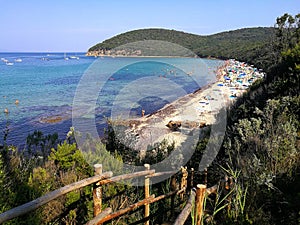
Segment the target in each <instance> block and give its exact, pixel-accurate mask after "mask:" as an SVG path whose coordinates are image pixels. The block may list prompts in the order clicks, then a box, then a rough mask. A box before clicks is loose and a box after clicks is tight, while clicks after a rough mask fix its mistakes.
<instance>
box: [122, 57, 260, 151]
mask: <svg viewBox="0 0 300 225" xmlns="http://www.w3.org/2000/svg"><path fill="white" fill-rule="evenodd" d="M216 77H217V81H216V82H215V83H212V84H209V85H207V86H206V87H203V88H202V89H201V90H198V91H196V92H194V93H191V94H188V95H186V96H183V97H181V98H179V99H177V100H176V101H174V102H172V103H170V104H167V105H165V107H163V108H162V109H160V110H158V111H157V112H155V113H153V114H150V115H147V112H145V113H146V114H145V115H144V116H143V117H141V118H138V119H133V120H130V121H127V125H129V126H130V128H129V129H127V131H126V132H127V135H132V136H135V137H137V141H136V143H135V145H134V148H135V149H136V150H139V151H145V150H147V146H148V145H153V144H154V143H157V142H161V141H162V140H164V139H165V140H167V141H168V142H169V143H172V142H174V143H175V146H179V145H181V144H182V143H183V142H184V141H185V140H186V139H187V137H188V136H189V135H190V134H191V132H193V130H195V129H201V128H202V127H205V126H207V125H211V124H213V123H214V122H215V115H216V114H217V113H218V112H219V110H220V109H221V108H222V107H225V106H228V105H229V104H232V103H233V102H234V101H235V99H236V98H237V97H238V96H240V95H242V94H243V93H244V92H245V91H247V89H248V88H249V86H250V85H251V84H252V83H253V82H254V81H255V80H256V79H259V78H263V77H264V73H263V72H261V71H259V70H258V69H256V68H253V66H250V65H247V64H246V63H243V62H238V61H236V60H228V61H225V62H224V64H223V65H222V66H221V67H219V68H218V71H217V74H216ZM170 121H176V122H177V123H179V124H180V125H181V126H180V127H178V129H170V128H169V127H167V126H166V125H167V124H168V123H169V122H170Z"/></svg>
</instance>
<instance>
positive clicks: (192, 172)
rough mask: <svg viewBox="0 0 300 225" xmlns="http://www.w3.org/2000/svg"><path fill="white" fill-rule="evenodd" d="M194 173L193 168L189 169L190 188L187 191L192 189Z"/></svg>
mask: <svg viewBox="0 0 300 225" xmlns="http://www.w3.org/2000/svg"><path fill="white" fill-rule="evenodd" d="M194 173H195V170H194V168H191V175H190V188H189V189H192V188H193V187H194Z"/></svg>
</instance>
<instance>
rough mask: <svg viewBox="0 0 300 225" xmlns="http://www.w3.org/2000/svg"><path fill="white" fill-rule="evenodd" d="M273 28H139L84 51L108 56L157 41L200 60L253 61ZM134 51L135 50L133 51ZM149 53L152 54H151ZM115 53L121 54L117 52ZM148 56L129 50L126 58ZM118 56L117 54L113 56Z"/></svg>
mask: <svg viewBox="0 0 300 225" xmlns="http://www.w3.org/2000/svg"><path fill="white" fill-rule="evenodd" d="M274 34H275V29H274V28H267V27H257V28H244V29H238V30H233V31H228V32H222V33H218V34H214V35H207V36H201V35H196V34H190V33H185V32H182V31H176V30H166V29H141V30H134V31H129V32H126V33H123V34H119V35H117V36H114V37H112V38H110V39H107V40H105V41H103V42H101V43H98V44H96V45H95V46H93V47H91V48H90V49H89V50H88V54H90V55H94V54H103V55H111V54H116V52H114V51H113V52H111V50H112V49H115V48H117V47H119V46H122V45H125V44H128V43H132V42H137V41H145V40H160V41H167V42H171V43H175V44H178V45H180V46H183V47H184V48H187V49H189V50H191V51H192V52H194V53H195V54H197V55H198V56H200V57H215V58H221V59H224V58H236V59H239V60H246V59H247V60H249V59H250V60H251V59H255V58H256V55H257V54H258V52H261V50H262V49H264V46H265V45H266V44H268V43H270V40H271V39H272V37H273V35H274ZM135 50H137V49H135ZM151 53H152V52H151ZM119 54H121V55H122V54H123V55H124V54H125V53H124V52H123V53H122V52H120V51H119ZM128 54H129V55H149V52H143V51H142V52H141V51H135V52H133V51H131V52H129V53H128V52H127V55H128ZM116 55H118V54H116Z"/></svg>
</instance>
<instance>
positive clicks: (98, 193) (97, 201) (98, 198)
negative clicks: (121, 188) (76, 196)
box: [93, 164, 102, 217]
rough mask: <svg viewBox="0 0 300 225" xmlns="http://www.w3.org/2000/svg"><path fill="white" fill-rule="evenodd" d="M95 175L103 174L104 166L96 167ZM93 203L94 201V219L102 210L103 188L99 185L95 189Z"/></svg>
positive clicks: (96, 184)
mask: <svg viewBox="0 0 300 225" xmlns="http://www.w3.org/2000/svg"><path fill="white" fill-rule="evenodd" d="M94 171H95V175H101V174H102V164H95V165H94ZM93 201H94V217H96V216H98V215H99V214H100V213H101V210H102V187H101V186H99V184H98V183H95V184H94V187H93Z"/></svg>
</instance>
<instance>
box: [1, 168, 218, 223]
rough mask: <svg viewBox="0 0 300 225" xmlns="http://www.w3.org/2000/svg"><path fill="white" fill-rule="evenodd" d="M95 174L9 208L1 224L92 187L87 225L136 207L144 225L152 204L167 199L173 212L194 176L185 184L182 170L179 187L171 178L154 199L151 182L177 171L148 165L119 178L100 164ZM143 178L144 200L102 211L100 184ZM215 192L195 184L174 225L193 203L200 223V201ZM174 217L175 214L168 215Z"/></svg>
mask: <svg viewBox="0 0 300 225" xmlns="http://www.w3.org/2000/svg"><path fill="white" fill-rule="evenodd" d="M94 170H95V175H94V176H93V177H89V178H86V179H84V180H81V181H78V182H75V183H72V184H69V185H67V186H64V187H62V188H59V189H57V190H55V191H52V192H49V193H47V194H45V195H44V196H42V197H40V198H37V199H35V200H33V201H31V202H28V203H25V204H23V205H21V206H18V207H16V208H13V209H10V210H8V211H6V212H4V213H2V214H0V224H1V223H3V222H6V221H9V220H11V219H13V218H16V217H18V216H21V215H24V214H27V213H29V212H30V211H33V210H35V209H37V208H39V207H41V206H43V205H45V204H47V203H48V202H50V201H52V200H54V199H56V198H58V197H60V196H63V195H65V194H67V193H69V192H71V191H74V190H77V189H80V188H82V187H85V186H88V185H93V203H94V218H93V219H92V220H91V221H89V222H88V223H86V225H99V224H103V223H104V222H107V221H110V220H112V219H114V218H117V217H120V216H122V215H124V214H126V213H129V212H131V211H133V210H135V209H137V208H139V207H142V206H144V221H145V223H144V224H145V225H149V222H150V220H149V217H150V204H152V203H154V202H158V201H160V200H163V199H165V198H168V197H172V198H171V210H174V196H176V195H178V196H180V198H181V200H184V194H185V193H186V191H187V190H189V189H191V188H192V187H193V176H194V170H193V169H192V170H191V173H190V176H189V177H190V179H189V181H190V183H188V171H187V168H183V167H182V168H181V173H182V176H181V180H180V184H177V183H176V178H175V177H174V176H173V177H172V178H171V192H169V193H167V194H163V195H160V196H157V197H156V196H155V195H153V194H152V195H151V194H150V179H151V178H153V177H157V176H163V175H167V174H175V173H176V171H168V172H159V173H155V170H151V169H150V165H149V164H145V170H144V171H140V172H135V173H131V174H123V175H119V176H114V177H113V173H112V172H104V173H103V172H102V165H101V164H96V165H94ZM138 177H144V182H145V183H144V192H145V193H144V199H143V200H140V201H138V202H136V203H134V204H132V205H130V206H128V207H127V208H125V209H120V210H118V211H116V212H113V211H112V209H111V208H106V209H104V210H102V187H103V185H106V184H110V183H115V182H118V181H123V180H128V179H133V178H138ZM206 180H207V173H205V179H204V181H205V183H206ZM217 189H218V185H215V186H213V187H211V188H206V185H197V187H196V189H191V194H190V197H189V199H188V201H187V204H186V206H185V208H184V209H183V211H182V212H181V213H180V215H179V216H178V217H177V219H176V222H175V224H176V225H179V224H184V223H185V221H186V220H187V218H188V216H189V215H190V214H191V212H192V206H193V204H194V202H195V210H194V218H195V221H197V223H196V224H197V225H198V224H199V225H200V223H201V218H202V214H203V200H204V197H205V195H206V194H211V193H214V192H216V191H217ZM171 213H172V215H174V211H173V212H171Z"/></svg>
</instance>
